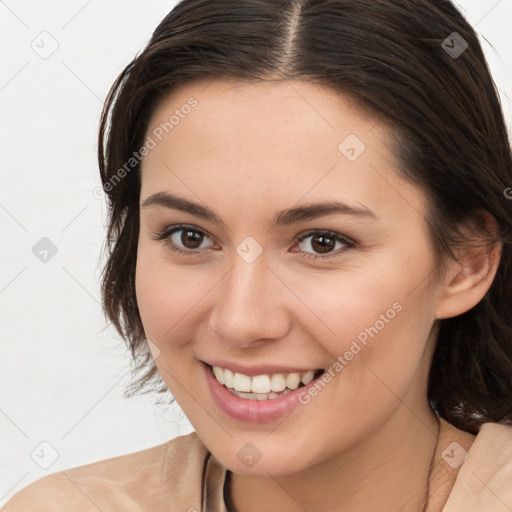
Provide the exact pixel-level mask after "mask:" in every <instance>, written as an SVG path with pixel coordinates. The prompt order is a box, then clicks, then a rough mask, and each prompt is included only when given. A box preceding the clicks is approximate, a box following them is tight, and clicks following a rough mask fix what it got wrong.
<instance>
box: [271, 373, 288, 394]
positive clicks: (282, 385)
mask: <svg viewBox="0 0 512 512" xmlns="http://www.w3.org/2000/svg"><path fill="white" fill-rule="evenodd" d="M270 384H271V387H272V391H284V390H285V389H286V379H285V378H284V375H283V374H282V373H274V375H272V379H271V380H270Z"/></svg>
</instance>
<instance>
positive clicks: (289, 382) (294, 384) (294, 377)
mask: <svg viewBox="0 0 512 512" xmlns="http://www.w3.org/2000/svg"><path fill="white" fill-rule="evenodd" d="M299 383H300V374H298V373H290V374H289V375H287V377H286V387H287V388H290V389H297V388H298V387H299Z"/></svg>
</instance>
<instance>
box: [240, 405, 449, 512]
mask: <svg viewBox="0 0 512 512" xmlns="http://www.w3.org/2000/svg"><path fill="white" fill-rule="evenodd" d="M443 425H446V423H444V424H443ZM442 433H443V429H441V434H442ZM437 436H438V425H437V420H436V417H435V414H434V413H433V412H432V410H431V409H430V407H428V405H427V404H424V407H423V409H422V410H420V411H418V410H416V411H412V410H411V409H410V408H408V407H406V406H405V404H403V403H402V404H401V405H400V406H399V407H398V408H397V409H396V411H395V413H394V414H393V415H392V416H391V417H390V418H389V419H388V421H387V422H386V423H385V424H383V425H381V426H380V427H379V428H378V429H375V430H374V431H372V432H371V434H370V435H369V436H366V437H365V438H364V440H363V441H361V442H360V443H359V444H357V445H355V446H352V447H351V448H350V449H349V450H346V451H344V452H342V453H337V454H336V455H334V456H333V457H331V458H330V459H328V460H325V461H323V462H322V463H321V464H317V465H315V466H313V467H309V468H307V469H305V470H303V471H300V472H298V473H292V474H289V475H284V476H279V477H273V476H268V477H266V476H265V477H254V476H248V475H239V474H233V475H232V476H231V489H230V501H231V504H232V508H233V512H240V511H243V512H256V511H261V510H286V511H289V512H295V511H296V512H303V511H304V510H308V511H309V512H316V511H318V512H320V511H322V512H323V511H325V510H350V511H352V512H363V511H368V510H379V511H380V512H396V511H397V510H400V511H401V512H422V511H423V510H428V512H431V510H432V512H437V511H436V510H435V509H431V507H430V506H429V507H428V508H426V509H425V497H426V496H425V494H426V490H427V481H428V476H429V470H430V466H431V462H432V457H433V452H434V448H435V447H436V443H437V441H438V439H437ZM438 446H442V445H441V444H440V443H439V445H438ZM436 452H437V453H438V451H436ZM438 456H439V453H438ZM437 462H438V461H437V460H436V458H434V466H436V463H437ZM432 490H433V489H432V482H431V486H430V492H431V493H432ZM437 495H438V493H437ZM438 497H439V496H438Z"/></svg>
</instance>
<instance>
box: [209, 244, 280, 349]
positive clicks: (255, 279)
mask: <svg viewBox="0 0 512 512" xmlns="http://www.w3.org/2000/svg"><path fill="white" fill-rule="evenodd" d="M267 265H268V262H267V261H266V258H265V257H263V255H260V256H259V257H257V258H256V259H255V260H253V261H251V260H246V259H244V257H243V255H242V256H240V255H239V254H235V255H234V258H233V265H232V267H231V270H230V271H229V272H228V273H227V275H226V276H225V279H223V280H222V283H221V286H220V287H219V289H218V294H217V297H216V302H215V305H214V309H213V312H212V315H211V319H210V322H211V327H212V329H213V330H214V331H215V332H216V333H217V335H219V336H220V337H221V338H223V339H224V340H225V341H226V342H229V343H233V344H238V345H248V344H250V343H252V342H253V341H257V340H260V339H270V338H279V337H282V336H284V335H285V334H286V332H287V329H288V320H287V315H286V310H285V308H284V307H283V306H284V305H283V303H282V298H283V296H282V294H280V293H276V290H275V287H276V286H277V285H278V283H276V282H274V281H275V278H274V276H273V274H272V272H271V271H270V270H269V268H268V267H267ZM273 278H274V279H273Z"/></svg>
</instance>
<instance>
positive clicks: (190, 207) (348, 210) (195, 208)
mask: <svg viewBox="0 0 512 512" xmlns="http://www.w3.org/2000/svg"><path fill="white" fill-rule="evenodd" d="M150 206H162V207H164V208H169V209H172V210H179V211H182V212H186V213H190V214H192V215H194V216H195V217H200V218H202V219H205V220H209V221H212V222H215V223H217V224H222V225H223V226H225V225H226V223H225V222H224V221H223V220H222V219H221V218H220V217H219V216H218V215H217V214H216V213H215V212H214V211H213V210H211V209H210V208H208V207H206V206H202V205H200V204H198V203H194V202H192V201H189V200H188V199H184V198H182V197H178V196H175V195H173V194H169V193H168V192H157V193H156V194H152V195H151V196H149V197H148V198H146V199H145V201H144V202H143V203H142V207H143V208H148V207H150ZM332 214H342V215H352V216H356V217H362V218H368V219H375V220H377V219H378V216H377V214H376V213H375V212H374V211H372V210H371V209H370V208H368V207H367V206H365V205H362V204H360V205H359V206H356V205H350V204H347V203H344V202H342V201H332V200H331V201H324V202H319V203H310V204H306V205H304V206H298V207H296V208H287V209H285V210H281V211H279V212H276V214H275V215H274V218H273V225H274V226H287V225H290V224H294V223H296V222H301V221H305V220H312V219H316V218H318V217H323V216H326V215H332Z"/></svg>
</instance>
